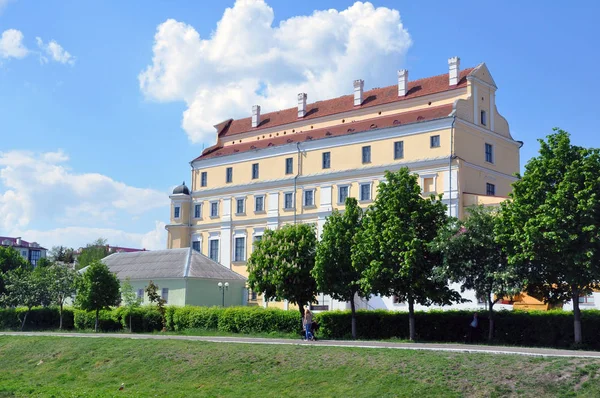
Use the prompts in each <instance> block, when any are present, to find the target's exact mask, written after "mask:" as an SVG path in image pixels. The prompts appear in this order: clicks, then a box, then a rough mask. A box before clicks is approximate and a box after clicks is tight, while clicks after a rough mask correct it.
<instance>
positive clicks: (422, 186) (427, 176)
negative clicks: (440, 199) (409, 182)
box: [419, 173, 437, 194]
mask: <svg viewBox="0 0 600 398" xmlns="http://www.w3.org/2000/svg"><path fill="white" fill-rule="evenodd" d="M426 178H433V189H434V191H432V192H425V179H426ZM419 179H420V181H421V193H422V194H426V193H436V192H437V191H435V189H437V174H436V173H433V174H422V175H420V176H419Z"/></svg>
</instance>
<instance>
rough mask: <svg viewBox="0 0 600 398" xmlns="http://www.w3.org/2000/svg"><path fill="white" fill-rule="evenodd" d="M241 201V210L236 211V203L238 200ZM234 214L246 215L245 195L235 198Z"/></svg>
mask: <svg viewBox="0 0 600 398" xmlns="http://www.w3.org/2000/svg"><path fill="white" fill-rule="evenodd" d="M240 200H241V201H242V212H241V213H240V212H238V210H239V209H238V203H239V201H240ZM235 215H236V216H245V215H246V197H245V196H242V197H237V198H235Z"/></svg>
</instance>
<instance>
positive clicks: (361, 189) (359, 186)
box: [358, 182, 373, 203]
mask: <svg viewBox="0 0 600 398" xmlns="http://www.w3.org/2000/svg"><path fill="white" fill-rule="evenodd" d="M365 185H368V186H369V199H363V198H362V192H363V187H364V186H365ZM358 198H359V200H358V201H359V202H361V203H365V202H370V201H372V200H373V183H372V182H361V183H359V184H358Z"/></svg>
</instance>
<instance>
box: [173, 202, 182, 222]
mask: <svg viewBox="0 0 600 398" xmlns="http://www.w3.org/2000/svg"><path fill="white" fill-rule="evenodd" d="M180 218H181V205H175V206H173V219H175V220H179V219H180Z"/></svg>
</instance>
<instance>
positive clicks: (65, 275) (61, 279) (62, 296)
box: [44, 263, 79, 329]
mask: <svg viewBox="0 0 600 398" xmlns="http://www.w3.org/2000/svg"><path fill="white" fill-rule="evenodd" d="M44 272H45V275H46V278H47V281H48V282H47V283H48V294H49V296H50V301H51V302H52V303H54V304H56V305H58V307H59V314H60V321H59V325H58V328H59V329H62V325H63V306H64V304H65V300H66V299H67V298H69V297H72V296H73V295H74V294H75V293H76V292H77V279H78V277H79V274H78V273H77V271H75V270H74V269H71V268H69V267H67V266H66V265H62V264H56V263H53V264H51V265H50V266H49V267H47V268H46V269H45V270H44Z"/></svg>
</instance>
